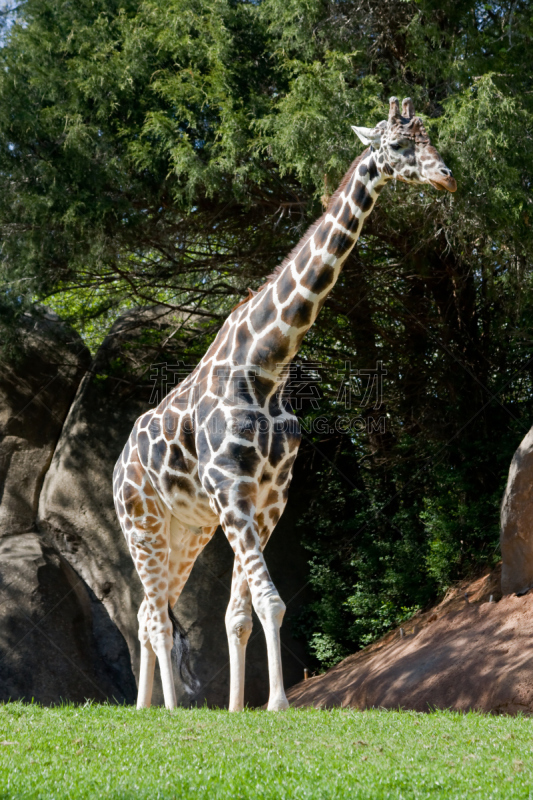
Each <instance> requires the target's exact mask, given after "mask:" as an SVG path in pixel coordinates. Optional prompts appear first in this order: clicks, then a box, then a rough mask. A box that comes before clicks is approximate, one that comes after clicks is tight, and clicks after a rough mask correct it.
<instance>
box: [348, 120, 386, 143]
mask: <svg viewBox="0 0 533 800" xmlns="http://www.w3.org/2000/svg"><path fill="white" fill-rule="evenodd" d="M352 131H353V132H354V133H355V134H357V136H359V138H360V139H361V141H362V142H363V144H374V145H379V143H380V142H381V134H382V133H383V131H382V130H380V128H377V127H376V128H358V127H357V126H356V125H352Z"/></svg>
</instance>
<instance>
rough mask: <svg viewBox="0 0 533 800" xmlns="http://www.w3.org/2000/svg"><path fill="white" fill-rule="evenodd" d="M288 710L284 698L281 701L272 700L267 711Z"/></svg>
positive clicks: (286, 701)
mask: <svg viewBox="0 0 533 800" xmlns="http://www.w3.org/2000/svg"><path fill="white" fill-rule="evenodd" d="M288 708H289V701H288V700H287V698H286V697H284V698H283V699H282V700H273V701H272V702H271V703H270V702H269V704H268V706H267V711H286V710H287V709H288Z"/></svg>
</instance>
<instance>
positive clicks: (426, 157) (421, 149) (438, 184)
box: [352, 97, 457, 192]
mask: <svg viewBox="0 0 533 800" xmlns="http://www.w3.org/2000/svg"><path fill="white" fill-rule="evenodd" d="M352 130H354V131H355V133H356V134H357V136H358V137H359V138H360V139H361V141H362V142H363V144H366V145H371V146H372V147H373V149H374V150H375V151H376V157H375V162H376V166H377V168H378V171H379V172H381V173H382V174H383V175H387V176H389V177H390V178H397V179H398V180H399V181H405V183H430V184H431V185H432V186H434V187H435V188H436V189H447V190H448V191H449V192H455V190H456V189H457V183H456V181H455V178H454V177H453V175H452V172H451V170H450V169H448V167H447V166H446V164H445V163H444V161H443V160H442V158H441V157H440V155H439V154H438V153H437V151H436V150H435V148H434V147H433V145H432V144H431V142H430V141H429V136H428V135H427V133H426V130H425V128H424V126H423V124H422V120H421V119H420V117H415V111H414V107H413V101H412V100H411V98H410V97H406V98H405V100H404V101H403V103H402V110H401V113H400V103H399V101H398V98H397V97H391V99H390V108H389V118H388V120H383V122H378V124H377V125H376V126H375V128H357V127H355V126H354V125H352Z"/></svg>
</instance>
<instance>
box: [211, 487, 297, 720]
mask: <svg viewBox="0 0 533 800" xmlns="http://www.w3.org/2000/svg"><path fill="white" fill-rule="evenodd" d="M254 490H255V491H254ZM255 492H256V487H254V485H253V483H250V482H246V483H243V482H240V481H238V482H236V483H234V484H233V485H232V486H231V487H228V490H227V497H228V503H227V505H226V506H225V507H222V505H221V503H220V500H219V501H218V506H219V509H220V511H219V513H220V521H221V524H222V527H223V529H224V533H225V534H226V536H227V538H228V541H229V543H230V545H231V547H232V548H233V551H234V553H235V556H236V558H237V559H238V561H239V562H240V564H241V566H242V569H243V572H244V575H245V578H246V581H247V583H248V587H249V590H250V593H251V596H252V604H253V607H254V609H255V611H256V613H257V616H258V617H259V619H260V620H261V624H262V626H263V630H264V632H265V639H266V645H267V654H268V675H269V683H270V696H269V700H268V710H269V711H281V710H283V709H285V708H288V707H289V703H288V701H287V697H286V696H285V689H284V687H283V670H282V664H281V641H280V635H279V631H280V628H281V623H282V622H283V617H284V614H285V603H284V602H283V600H282V599H281V597H280V596H279V594H278V592H277V590H276V587H275V586H274V583H273V582H272V579H271V577H270V574H269V572H268V569H267V565H266V562H265V558H264V555H263V552H262V547H261V539H260V535H259V526H258V523H257V519H256V508H255V504H254V502H253V496H254V493H255ZM219 498H220V494H219ZM237 608H238V605H237ZM236 619H237V620H238V617H237V618H236ZM243 619H244V617H243ZM237 627H238V623H237ZM248 636H249V633H248ZM237 638H238V637H237ZM231 652H232V651H231V649H230V657H231ZM244 652H245V648H244V647H242V648H241V647H240V646H238V645H237V644H236V643H235V644H234V647H233V653H234V662H235V666H236V668H237V672H236V673H235V672H234V674H235V675H237V676H239V677H238V678H237V677H236V678H235V679H233V678H232V684H233V685H234V687H235V692H237V691H238V692H239V693H240V692H241V691H242V686H243V684H244V678H243V677H241V671H242V673H244V664H243V662H244ZM233 696H234V697H235V696H236V698H237V701H239V700H240V694H237V695H233Z"/></svg>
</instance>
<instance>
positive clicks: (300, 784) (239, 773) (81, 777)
mask: <svg viewBox="0 0 533 800" xmlns="http://www.w3.org/2000/svg"><path fill="white" fill-rule="evenodd" d="M532 726H533V720H530V719H528V718H525V717H514V718H512V717H489V716H482V715H480V714H466V715H460V714H452V713H442V712H439V713H434V714H415V713H410V712H391V711H364V712H360V711H352V710H335V711H316V710H291V711H286V712H283V713H279V714H273V713H268V712H265V711H246V712H244V713H242V714H228V713H227V712H225V711H209V710H206V709H201V710H194V711H190V710H185V709H179V710H178V711H174V712H168V711H165V710H162V709H151V710H149V711H140V712H139V711H136V710H135V709H133V708H129V707H114V706H98V705H88V706H86V707H76V706H65V707H61V708H53V709H48V708H40V707H39V706H32V705H23V704H21V703H9V704H6V705H0V760H1V771H0V776H1V777H0V797H2V798H8V797H9V798H11V797H13V798H24V797H39V798H41V797H42V798H47V799H48V798H67V797H91V798H93V797H105V798H114V797H117V798H118V797H121V798H123V797H143V798H144V797H146V798H159V797H161V798H163V797H164V798H172V797H177V798H182V797H187V798H189V797H190V798H210V800H212V798H232V800H236V798H241V797H245V798H345V797H346V798H363V797H364V798H384V797H390V798H406V797H409V798H411V797H416V798H418V797H431V798H434V797H439V798H440V797H446V798H448V797H449V798H467V797H482V798H492V797H513V798H514V797H517V798H518V797H520V798H525V797H528V798H529V797H533V727H532Z"/></svg>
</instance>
